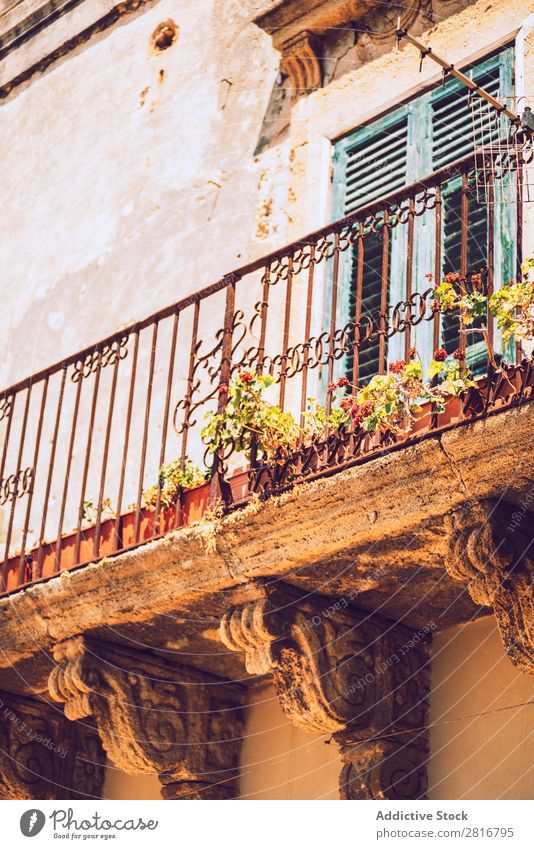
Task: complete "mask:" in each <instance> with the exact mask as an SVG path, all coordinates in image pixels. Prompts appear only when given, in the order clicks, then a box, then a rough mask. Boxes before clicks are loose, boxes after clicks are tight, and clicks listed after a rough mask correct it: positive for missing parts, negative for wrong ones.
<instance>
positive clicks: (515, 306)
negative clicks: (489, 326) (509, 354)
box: [489, 266, 534, 342]
mask: <svg viewBox="0 0 534 849" xmlns="http://www.w3.org/2000/svg"><path fill="white" fill-rule="evenodd" d="M529 267H531V266H529ZM489 305H490V310H491V311H492V313H493V315H494V316H495V318H496V319H497V327H498V328H499V329H500V331H501V333H502V337H503V341H504V342H508V341H509V340H510V339H511V338H512V337H513V338H514V339H515V340H516V341H518V342H529V341H531V340H532V339H533V338H534V316H533V312H534V286H533V284H532V283H530V282H529V281H528V279H526V280H524V281H523V282H522V283H510V284H509V285H508V286H501V288H500V289H499V290H498V291H497V292H495V294H493V295H492V296H491V298H490V302H489Z"/></svg>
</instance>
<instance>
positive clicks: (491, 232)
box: [486, 168, 495, 350]
mask: <svg viewBox="0 0 534 849" xmlns="http://www.w3.org/2000/svg"><path fill="white" fill-rule="evenodd" d="M488 190H489V191H488V194H489V198H488V201H489V205H488V289H487V292H486V294H487V298H488V304H489V299H490V298H491V296H492V295H493V290H494V286H495V184H494V174H493V168H491V170H490V173H489V178H488ZM486 309H487V323H488V340H489V343H490V346H491V349H492V350H493V342H494V325H493V315H492V313H491V311H490V309H489V306H487V308H486Z"/></svg>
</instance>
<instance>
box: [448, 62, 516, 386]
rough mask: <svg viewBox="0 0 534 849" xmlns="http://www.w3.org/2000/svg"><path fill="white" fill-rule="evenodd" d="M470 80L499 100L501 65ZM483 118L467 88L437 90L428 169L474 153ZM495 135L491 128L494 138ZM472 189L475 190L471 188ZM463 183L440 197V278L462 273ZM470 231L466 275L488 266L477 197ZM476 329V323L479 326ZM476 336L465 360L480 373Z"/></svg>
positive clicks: (471, 199)
mask: <svg viewBox="0 0 534 849" xmlns="http://www.w3.org/2000/svg"><path fill="white" fill-rule="evenodd" d="M473 79H474V80H475V81H476V82H477V83H478V85H480V86H482V87H483V88H485V89H486V90H487V91H489V92H490V93H491V94H493V95H494V96H495V97H499V96H500V69H499V66H497V67H495V68H494V69H492V70H491V71H488V72H486V73H480V74H476V73H475V74H474V75H473ZM484 118H486V121H487V113H486V112H485V111H483V112H482V115H480V113H478V114H477V115H476V119H475V122H474V123H473V118H472V114H471V108H470V105H469V94H468V91H467V89H466V88H465V86H463V87H458V85H457V84H456V83H452V84H449V85H448V86H446V87H445V88H444V89H443V90H442V91H439V90H438V91H437V92H436V94H435V95H434V98H433V102H432V164H433V168H434V170H438V169H439V168H443V167H444V166H446V165H449V164H451V163H452V162H455V161H456V160H458V159H461V158H462V157H464V156H467V155H468V154H469V153H471V152H472V151H473V149H474V140H475V138H476V140H477V142H478V143H480V142H481V138H482V135H481V129H482V128H481V119H482V121H484ZM488 128H489V125H488V123H485V124H484V130H485V133H484V142H488V141H489V138H488V134H487V131H488ZM498 135H499V130H498V126H496V125H495V127H494V130H493V133H492V136H493V138H497V137H498ZM473 189H474V186H473ZM461 204H462V193H461V182H460V179H458V181H456V182H455V183H453V184H452V186H451V188H450V189H449V190H448V191H446V192H445V194H444V197H443V274H447V273H448V272H449V271H452V272H456V271H460V268H461V261H460V260H461V231H460V220H461ZM468 209H469V213H468V216H469V219H468V220H469V232H468V238H467V272H468V275H469V274H471V273H474V272H478V271H480V269H481V268H483V267H486V265H487V250H488V208H487V206H486V205H485V204H479V203H477V200H476V192H475V191H472V192H470V193H469V196H468ZM478 323H479V324H480V322H478ZM475 326H476V325H475ZM459 341H460V338H459V322H458V321H457V320H456V319H455V318H451V317H450V316H444V318H443V321H442V340H441V344H442V345H443V347H444V348H445V349H446V350H447V351H449V353H451V352H452V351H454V349H455V348H457V347H458V345H459ZM481 341H482V340H481V335H480V334H479V333H476V332H475V333H473V332H470V333H468V334H467V336H466V343H467V359H468V362H469V364H470V365H471V366H472V367H474V369H475V370H476V371H479V370H482V369H483V368H484V365H485V363H484V358H485V351H484V346H483V345H482V344H480V343H481Z"/></svg>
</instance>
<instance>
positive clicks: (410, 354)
mask: <svg viewBox="0 0 534 849" xmlns="http://www.w3.org/2000/svg"><path fill="white" fill-rule="evenodd" d="M416 355H417V348H408V360H413V359H415V357H416Z"/></svg>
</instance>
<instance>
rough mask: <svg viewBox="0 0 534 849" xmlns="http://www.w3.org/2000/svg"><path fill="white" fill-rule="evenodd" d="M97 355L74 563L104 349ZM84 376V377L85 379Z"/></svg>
mask: <svg viewBox="0 0 534 849" xmlns="http://www.w3.org/2000/svg"><path fill="white" fill-rule="evenodd" d="M95 354H96V357H97V364H96V371H95V383H94V386H93V399H92V401H91V413H90V416H89V430H88V432H87V445H86V447H85V463H84V467H83V476H82V490H81V493H80V506H79V508H78V523H77V526H76V542H75V544H74V563H78V562H79V559H80V546H81V541H82V522H83V514H84V512H85V505H84V502H85V489H86V487H87V477H88V475H89V460H90V457H91V447H92V444H93V431H94V427H95V416H96V405H97V402H98V389H99V386H100V371H101V369H102V351H101V350H100V349H99V348H97V349H96V351H95ZM83 379H84V378H82V380H83ZM59 566H60V564H59V563H57V561H56V568H57V569H59Z"/></svg>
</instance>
